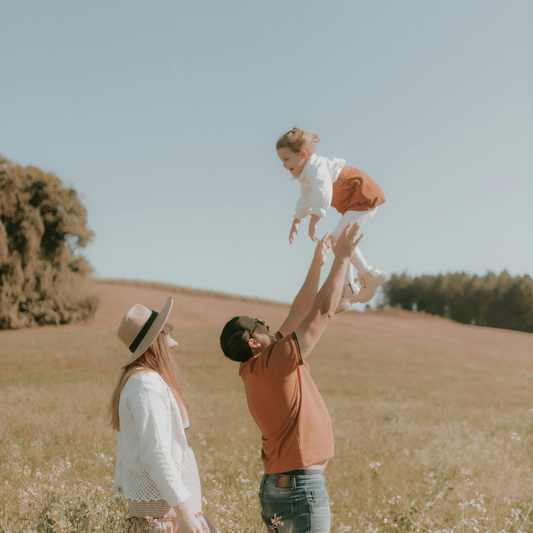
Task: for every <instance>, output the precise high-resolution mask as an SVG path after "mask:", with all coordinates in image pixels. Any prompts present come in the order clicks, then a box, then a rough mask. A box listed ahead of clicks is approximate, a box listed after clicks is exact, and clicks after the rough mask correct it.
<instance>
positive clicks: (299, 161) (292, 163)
mask: <svg viewBox="0 0 533 533" xmlns="http://www.w3.org/2000/svg"><path fill="white" fill-rule="evenodd" d="M278 157H279V158H280V159H281V161H282V162H283V166H284V167H285V168H286V169H287V170H288V171H289V172H290V173H291V174H292V175H293V176H299V175H300V174H301V173H302V170H303V169H304V167H305V164H306V163H307V160H308V159H309V154H308V153H307V150H300V151H299V152H293V151H292V150H291V149H290V148H280V149H279V150H278Z"/></svg>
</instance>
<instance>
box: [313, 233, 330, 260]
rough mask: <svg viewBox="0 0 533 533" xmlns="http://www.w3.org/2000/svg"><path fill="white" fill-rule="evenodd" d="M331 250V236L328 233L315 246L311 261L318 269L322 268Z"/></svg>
mask: <svg viewBox="0 0 533 533" xmlns="http://www.w3.org/2000/svg"><path fill="white" fill-rule="evenodd" d="M331 250H332V245H331V234H330V232H329V231H328V232H327V233H326V234H325V235H324V237H322V239H320V240H319V241H318V244H317V245H316V249H315V255H314V257H313V261H314V262H315V263H316V264H317V265H319V266H320V267H323V266H324V264H325V263H326V259H327V258H328V255H329V254H330V252H331Z"/></svg>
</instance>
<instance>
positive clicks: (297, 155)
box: [276, 128, 387, 313]
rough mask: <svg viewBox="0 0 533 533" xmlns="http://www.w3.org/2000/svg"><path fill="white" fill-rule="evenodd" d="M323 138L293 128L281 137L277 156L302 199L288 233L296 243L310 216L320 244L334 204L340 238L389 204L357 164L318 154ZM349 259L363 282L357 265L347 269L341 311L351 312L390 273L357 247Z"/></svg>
mask: <svg viewBox="0 0 533 533" xmlns="http://www.w3.org/2000/svg"><path fill="white" fill-rule="evenodd" d="M319 141H320V137H319V136H318V135H316V134H313V135H312V136H311V135H310V134H309V133H307V132H306V131H305V130H302V129H300V128H293V129H292V130H291V131H289V132H287V133H285V134H284V135H282V136H281V137H280V138H279V139H278V142H277V143H276V150H277V152H278V156H279V158H280V159H281V161H282V162H283V166H284V167H285V168H286V169H287V170H288V171H289V172H290V173H291V174H292V179H293V180H294V179H297V180H298V181H299V182H300V192H301V195H300V198H299V199H298V202H297V203H296V214H295V215H294V221H293V223H292V226H291V231H290V234H289V242H290V243H291V244H292V243H293V241H294V237H295V235H296V234H297V233H298V227H299V225H300V222H302V220H304V219H305V218H306V217H307V215H311V219H310V222H309V236H310V237H311V239H312V240H313V241H315V242H317V240H318V239H317V237H316V231H317V224H318V221H319V220H320V219H321V218H322V217H325V216H326V211H327V210H328V208H329V207H330V206H333V207H334V208H335V209H336V210H337V211H338V212H339V213H341V215H342V218H341V220H340V222H339V223H338V225H337V227H336V228H335V230H334V231H333V233H332V236H333V237H334V238H335V239H337V238H338V237H339V235H340V234H341V232H342V230H343V229H344V228H345V227H346V225H347V224H349V223H350V222H356V221H357V222H359V225H360V226H363V225H364V224H365V223H366V222H367V221H368V220H370V219H371V218H372V217H373V216H374V215H375V214H376V211H377V208H378V205H381V204H382V203H384V202H385V196H384V195H383V192H382V190H381V189H380V187H379V185H378V184H377V183H376V182H375V181H373V180H372V179H371V178H369V177H368V176H367V175H366V174H365V173H364V172H361V171H360V170H359V169H357V168H353V167H348V166H346V161H345V160H344V159H337V158H335V159H327V158H325V157H322V156H317V155H316V153H315V151H316V143H317V142H319ZM350 263H351V264H352V265H353V266H355V268H356V269H357V274H358V278H359V285H360V287H359V286H357V285H356V284H355V282H354V278H353V271H352V267H351V266H349V267H348V270H347V272H346V279H345V282H344V287H343V291H342V296H341V299H340V301H339V305H338V307H337V310H336V312H337V313H340V312H342V311H346V309H348V308H349V307H350V306H351V305H352V304H353V303H355V302H361V303H365V302H368V301H370V300H371V299H372V298H373V297H374V295H375V294H376V291H377V289H378V287H379V286H380V285H381V284H382V283H383V282H384V281H385V278H386V277H387V273H386V272H384V271H383V270H378V269H377V268H374V267H372V266H370V265H368V264H367V262H366V261H365V258H364V257H363V254H362V253H361V251H360V250H359V247H357V248H356V249H355V252H354V254H353V255H352V258H351V260H350Z"/></svg>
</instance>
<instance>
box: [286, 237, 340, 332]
mask: <svg viewBox="0 0 533 533" xmlns="http://www.w3.org/2000/svg"><path fill="white" fill-rule="evenodd" d="M330 252H331V240H330V234H329V232H328V233H326V235H324V237H323V238H322V239H320V241H318V244H317V246H316V249H315V253H314V255H313V260H312V261H311V266H310V267H309V272H308V273H307V277H306V278H305V281H304V283H303V285H302V288H301V289H300V292H299V293H298V294H297V295H296V298H295V299H294V302H293V303H292V306H291V310H290V311H289V314H288V315H287V318H286V319H285V322H283V324H282V325H281V327H280V328H279V331H280V332H281V334H282V335H283V336H285V335H288V334H289V333H292V332H293V331H294V330H295V329H296V328H297V327H298V326H299V325H300V324H301V322H302V320H303V319H304V318H305V316H306V315H307V314H308V313H309V311H310V310H311V307H312V306H313V302H314V301H315V296H316V293H317V291H318V283H319V281H320V270H321V269H322V267H323V266H324V263H325V262H326V259H327V258H328V255H329V253H330Z"/></svg>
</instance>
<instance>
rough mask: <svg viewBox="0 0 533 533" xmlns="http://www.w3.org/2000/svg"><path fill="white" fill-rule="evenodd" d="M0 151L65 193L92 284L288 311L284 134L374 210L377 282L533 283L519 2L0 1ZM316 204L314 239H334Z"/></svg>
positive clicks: (531, 131)
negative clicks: (197, 291) (360, 181)
mask: <svg viewBox="0 0 533 533" xmlns="http://www.w3.org/2000/svg"><path fill="white" fill-rule="evenodd" d="M2 18H3V20H4V24H3V28H2V32H1V33H0V65H1V69H2V70H1V74H0V96H1V98H0V117H2V118H1V127H0V153H1V154H3V155H4V156H5V157H7V158H8V159H11V160H12V161H15V162H17V163H20V164H22V165H35V166H38V167H40V168H42V169H44V170H46V171H50V172H54V173H55V174H57V175H58V176H59V177H60V178H61V179H62V180H63V181H64V182H65V183H66V184H67V185H70V186H73V187H74V188H75V189H76V190H77V191H78V192H79V193H80V195H82V197H83V198H84V204H85V205H86V207H87V209H88V213H89V225H90V227H91V229H93V231H94V232H95V234H96V237H95V239H94V242H93V243H91V244H90V245H89V246H88V247H87V249H86V250H85V252H84V253H85V254H86V255H87V257H88V258H89V260H90V261H91V263H92V265H93V266H94V268H95V270H96V274H97V275H98V276H101V277H106V278H108V277H110V278H128V279H144V280H151V281H162V282H168V283H174V284H178V285H183V286H188V287H195V288H202V289H211V290H217V291H222V292H229V293H236V294H243V295H248V296H259V297H263V298H269V299H275V300H281V301H290V300H291V299H292V297H293V296H294V295H295V294H296V292H297V290H298V288H299V284H300V283H301V280H302V278H303V276H304V275H305V272H306V270H307V267H308V264H309V261H310V258H311V256H312V252H313V248H314V245H313V244H312V243H311V241H310V240H309V238H308V237H307V235H306V233H305V231H301V233H300V235H299V237H298V239H297V241H296V243H295V244H293V245H289V243H288V232H289V228H290V225H291V222H292V216H293V214H294V204H295V202H296V200H297V198H298V186H297V184H296V183H295V182H291V181H290V175H289V173H288V172H287V171H285V170H284V169H283V168H282V166H281V163H280V162H279V160H278V159H277V156H276V152H275V150H274V145H275V142H276V140H277V138H278V136H279V135H280V134H281V133H283V132H284V131H286V130H288V129H290V128H292V127H293V126H294V125H299V126H301V127H303V128H306V129H308V130H310V131H311V132H317V133H319V134H320V135H321V137H322V140H321V142H320V143H319V145H318V148H319V153H320V154H321V155H325V156H327V157H341V158H344V159H346V160H347V162H348V164H349V165H351V166H356V167H358V168H361V169H362V170H364V171H365V172H366V173H367V174H369V175H370V176H372V177H373V178H374V179H375V180H376V181H377V182H378V183H379V184H380V185H381V187H382V189H383V191H384V193H385V196H386V198H387V202H386V203H385V204H384V205H383V206H382V207H381V208H380V209H379V211H378V214H377V215H376V217H375V218H374V219H372V220H371V221H370V222H369V223H368V225H367V226H365V229H364V232H365V239H364V241H363V243H362V245H361V249H362V251H363V253H364V255H365V257H366V258H367V260H368V262H369V263H370V264H372V265H375V266H376V267H378V268H381V269H384V270H387V271H389V272H391V273H392V272H396V273H401V272H403V271H406V272H408V273H410V274H413V275H417V274H422V273H427V274H437V273H444V272H450V271H451V272H456V271H466V272H468V273H471V274H474V273H477V274H484V273H485V272H487V271H488V270H492V271H494V272H501V271H502V270H504V269H507V270H508V271H509V272H510V273H511V274H513V275H523V274H526V273H527V274H530V275H532V274H533V238H532V237H531V228H533V155H532V154H533V151H532V148H533V60H532V58H533V32H531V27H533V3H531V2H530V1H529V0H509V1H506V2H501V1H499V0H498V1H493V0H469V1H467V2H465V1H464V0H461V1H455V0H447V1H445V2H437V1H427V0H418V1H413V0H402V2H397V1H394V0H366V1H364V2H361V1H359V2H345V1H342V2H340V1H336V0H333V1H330V2H328V3H326V2H318V1H305V2H303V1H287V0H284V1H283V2H282V1H277V0H273V1H269V2H264V1H262V2H258V1H254V0H246V1H233V0H228V1H227V2H205V1H202V0H195V1H194V2H193V1H190V0H189V1H179V2H178V1H170V0H168V1H167V0H155V1H152V2H139V1H131V0H128V1H125V0H117V1H113V2H107V1H91V2H83V3H82V2H72V1H70V0H68V1H67V0H64V1H54V0H50V1H47V2H41V1H24V0H21V1H17V2H15V1H9V2H6V3H4V4H3V6H2ZM339 217H340V215H339V214H338V213H336V212H335V211H334V210H330V211H329V213H328V216H327V218H326V219H325V220H323V221H321V224H320V226H319V229H320V230H321V232H324V231H326V230H328V229H333V228H334V227H335V225H336V223H337V222H338V219H339Z"/></svg>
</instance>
